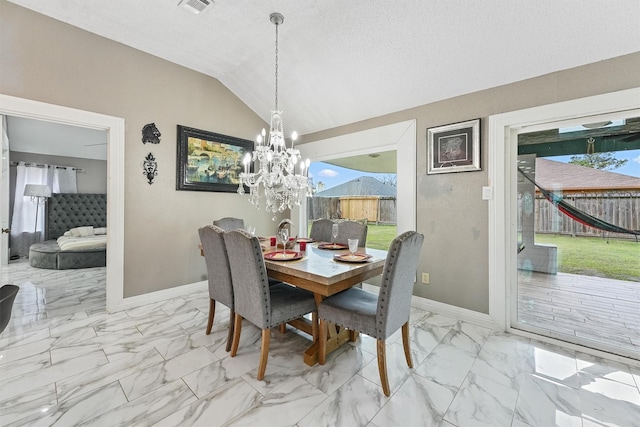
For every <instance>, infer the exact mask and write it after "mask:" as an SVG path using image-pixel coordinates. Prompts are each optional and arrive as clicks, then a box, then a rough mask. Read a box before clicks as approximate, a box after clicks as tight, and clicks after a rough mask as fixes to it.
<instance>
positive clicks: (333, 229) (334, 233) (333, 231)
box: [331, 224, 338, 243]
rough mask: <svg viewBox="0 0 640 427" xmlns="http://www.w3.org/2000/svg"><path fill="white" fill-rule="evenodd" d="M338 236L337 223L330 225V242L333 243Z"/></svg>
mask: <svg viewBox="0 0 640 427" xmlns="http://www.w3.org/2000/svg"><path fill="white" fill-rule="evenodd" d="M337 238H338V224H333V225H332V226H331V243H335V242H336V239H337Z"/></svg>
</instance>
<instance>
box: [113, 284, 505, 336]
mask: <svg viewBox="0 0 640 427" xmlns="http://www.w3.org/2000/svg"><path fill="white" fill-rule="evenodd" d="M362 288H363V289H365V290H367V291H369V292H374V293H378V291H379V290H380V288H379V287H377V286H374V285H369V284H367V283H363V284H362ZM206 290H207V281H206V280H203V281H201V282H195V283H190V284H188V285H183V286H176V287H174V288H169V289H164V290H161V291H156V292H151V293H148V294H144V295H137V296H135V297H129V298H123V299H122V300H121V301H119V303H118V304H116V306H115V307H112V308H111V309H110V310H109V312H113V313H115V312H118V311H122V310H129V309H132V308H136V307H140V306H143V305H147V304H151V303H154V302H159V301H166V300H168V299H172V298H180V297H183V296H188V295H192V294H193V293H194V292H201V291H206ZM411 305H412V306H413V307H415V308H419V309H421V310H425V311H429V312H432V313H438V314H442V315H444V316H448V317H452V318H454V319H457V320H462V321H465V322H469V323H473V324H474V325H478V326H484V327H485V328H490V329H494V330H501V328H500V327H499V326H498V324H497V323H495V322H494V321H493V319H492V318H491V317H489V315H488V314H484V313H478V312H477V311H472V310H467V309H466V308H461V307H456V306H453V305H449V304H444V303H441V302H437V301H432V300H429V299H426V298H422V297H417V296H415V295H414V296H413V297H412V298H411Z"/></svg>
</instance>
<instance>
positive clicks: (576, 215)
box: [518, 169, 640, 241]
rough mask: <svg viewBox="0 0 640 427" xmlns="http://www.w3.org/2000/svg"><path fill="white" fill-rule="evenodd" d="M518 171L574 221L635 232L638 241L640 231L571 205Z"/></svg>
mask: <svg viewBox="0 0 640 427" xmlns="http://www.w3.org/2000/svg"><path fill="white" fill-rule="evenodd" d="M518 172H520V173H521V174H522V176H524V177H525V178H526V179H527V181H529V182H530V183H532V184H533V185H535V186H536V187H538V189H539V190H540V192H541V193H542V195H543V196H544V197H545V198H546V199H547V200H548V201H549V202H551V203H552V204H553V205H554V206H556V207H557V208H558V209H559V210H560V212H562V213H563V214H565V215H566V216H568V217H569V218H571V219H573V220H574V221H577V222H579V223H580V224H583V225H586V226H588V227H593V228H596V229H598V230H602V231H609V232H611V233H623V234H633V235H634V236H636V241H638V236H640V231H636V230H627V229H626V228H622V227H619V226H617V225H615V224H611V223H608V222H606V221H603V220H601V219H600V218H596V217H595V216H592V215H589V214H588V213H586V212H583V211H581V210H579V209H577V208H576V207H575V206H572V205H570V204H569V203H567V202H566V201H564V200H563V199H562V197H561V196H558V195H557V194H555V193H554V192H552V191H549V190H546V189H544V188H542V187H541V186H540V185H539V184H538V183H536V182H535V181H534V180H533V179H531V178H529V176H527V174H525V173H524V172H522V171H521V170H520V169H518Z"/></svg>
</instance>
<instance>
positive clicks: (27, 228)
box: [11, 162, 78, 256]
mask: <svg viewBox="0 0 640 427" xmlns="http://www.w3.org/2000/svg"><path fill="white" fill-rule="evenodd" d="M27 184H40V185H43V184H44V185H48V186H49V188H51V192H52V193H77V192H78V187H77V184H76V171H75V170H74V169H73V168H64V167H60V166H49V165H45V167H38V166H27V165H26V164H25V162H20V163H18V166H17V172H16V192H15V196H14V203H13V216H12V219H11V255H18V256H27V255H29V246H31V244H32V243H34V242H39V241H41V240H42V239H43V237H44V226H45V210H44V204H43V203H36V202H34V201H32V200H31V197H29V196H26V197H25V196H24V187H25V185H27ZM36 221H37V223H36Z"/></svg>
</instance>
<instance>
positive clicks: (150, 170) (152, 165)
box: [142, 153, 158, 185]
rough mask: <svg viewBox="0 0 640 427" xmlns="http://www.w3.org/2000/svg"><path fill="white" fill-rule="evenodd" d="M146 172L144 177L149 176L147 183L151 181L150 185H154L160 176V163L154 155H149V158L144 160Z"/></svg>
mask: <svg viewBox="0 0 640 427" xmlns="http://www.w3.org/2000/svg"><path fill="white" fill-rule="evenodd" d="M143 169H144V172H142V174H143V175H146V176H147V181H149V185H151V184H153V178H155V177H156V176H157V175H158V162H156V158H155V157H153V154H151V153H149V154H147V157H145V158H144V166H143Z"/></svg>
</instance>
